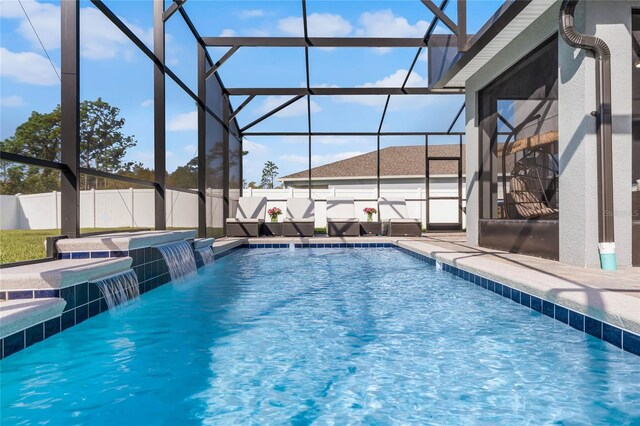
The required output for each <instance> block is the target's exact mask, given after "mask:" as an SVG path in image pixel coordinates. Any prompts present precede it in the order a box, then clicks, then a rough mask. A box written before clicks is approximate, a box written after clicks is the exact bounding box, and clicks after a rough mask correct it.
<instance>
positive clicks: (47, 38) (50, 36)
mask: <svg viewBox="0 0 640 426" xmlns="http://www.w3.org/2000/svg"><path fill="white" fill-rule="evenodd" d="M22 4H23V5H24V8H25V10H26V11H27V13H28V15H29V18H30V19H31V22H32V23H33V26H34V27H35V29H36V31H37V32H38V34H39V35H40V38H41V40H42V43H43V44H44V46H45V48H46V49H47V50H56V49H59V48H60V7H59V6H55V5H53V4H49V3H39V2H37V1H33V0H23V1H22ZM0 17H2V18H10V19H20V23H19V24H18V30H17V32H18V34H20V35H21V36H22V37H24V38H25V39H26V40H28V41H29V42H30V43H31V45H32V47H33V49H38V50H40V49H42V47H41V46H40V43H39V42H38V39H37V37H36V35H35V33H34V32H33V29H32V28H31V25H30V24H29V22H28V21H27V19H26V18H25V16H24V13H23V12H22V9H21V8H20V4H19V3H18V2H17V1H3V2H2V8H0ZM120 19H121V20H122V22H124V23H125V25H127V26H128V27H129V29H131V31H132V32H133V33H134V34H135V35H137V36H138V37H139V38H140V39H141V40H142V41H143V42H144V43H146V44H147V45H148V46H151V45H152V44H153V28H147V29H144V28H142V27H140V26H138V25H135V24H133V23H131V22H128V21H127V20H126V19H124V18H122V17H120ZM80 37H81V43H80V54H81V55H82V57H84V58H87V59H95V60H101V59H111V58H116V57H123V58H125V60H130V59H131V58H132V57H133V55H134V54H135V52H136V51H137V48H136V47H135V45H134V44H133V43H132V42H131V41H130V40H129V39H128V38H127V37H126V36H125V35H124V34H123V33H122V32H121V31H120V30H118V28H117V27H116V26H115V25H114V24H113V23H111V21H109V20H108V19H107V18H106V17H105V16H104V14H103V13H102V12H100V11H99V10H98V9H96V8H95V7H84V8H82V9H80Z"/></svg>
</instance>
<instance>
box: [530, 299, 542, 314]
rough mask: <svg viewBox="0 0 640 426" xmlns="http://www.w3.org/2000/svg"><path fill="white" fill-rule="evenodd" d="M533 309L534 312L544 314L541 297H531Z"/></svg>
mask: <svg viewBox="0 0 640 426" xmlns="http://www.w3.org/2000/svg"><path fill="white" fill-rule="evenodd" d="M531 309H533V310H534V311H538V312H542V299H540V298H539V297H535V296H531Z"/></svg>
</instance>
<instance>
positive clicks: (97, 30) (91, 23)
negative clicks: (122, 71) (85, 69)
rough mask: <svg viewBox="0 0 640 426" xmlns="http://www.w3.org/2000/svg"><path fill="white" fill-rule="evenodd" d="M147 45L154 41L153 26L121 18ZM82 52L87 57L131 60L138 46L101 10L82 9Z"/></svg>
mask: <svg viewBox="0 0 640 426" xmlns="http://www.w3.org/2000/svg"><path fill="white" fill-rule="evenodd" d="M120 19H122V21H123V22H124V23H125V25H127V27H129V29H130V30H131V31H132V32H133V33H134V34H135V35H137V36H138V37H139V38H140V39H141V40H142V41H143V42H145V43H146V44H147V45H151V44H152V43H153V28H149V29H147V30H145V29H143V28H141V27H139V26H137V25H135V24H131V23H130V22H127V20H126V19H123V18H120ZM80 40H81V43H80V54H81V55H82V56H83V57H85V58H87V59H95V60H101V59H111V58H116V57H119V56H123V57H124V58H125V59H126V60H131V58H133V55H134V53H135V52H136V51H137V47H135V45H134V44H133V43H132V42H131V41H130V40H129V39H128V38H127V37H126V36H125V35H124V34H123V33H122V32H121V31H120V30H118V28H117V27H116V26H115V25H113V23H111V21H109V20H108V19H107V18H106V17H105V16H104V15H103V14H102V12H100V11H99V10H97V9H95V8H91V7H87V8H83V9H81V10H80Z"/></svg>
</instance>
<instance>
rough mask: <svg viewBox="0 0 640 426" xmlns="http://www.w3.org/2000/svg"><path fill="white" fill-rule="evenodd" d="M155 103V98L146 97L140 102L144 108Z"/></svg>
mask: <svg viewBox="0 0 640 426" xmlns="http://www.w3.org/2000/svg"><path fill="white" fill-rule="evenodd" d="M152 105H153V99H145V100H144V101H142V102H141V103H140V106H141V107H143V108H148V107H150V106H152Z"/></svg>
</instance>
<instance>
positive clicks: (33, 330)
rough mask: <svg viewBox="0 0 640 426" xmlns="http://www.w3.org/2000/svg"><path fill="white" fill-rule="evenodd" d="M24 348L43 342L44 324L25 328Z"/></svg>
mask: <svg viewBox="0 0 640 426" xmlns="http://www.w3.org/2000/svg"><path fill="white" fill-rule="evenodd" d="M24 334H25V337H24V346H25V347H26V348H28V347H29V346H31V345H33V344H34V343H38V342H41V341H43V340H44V323H42V322H41V323H40V324H36V325H34V326H32V327H29V328H27V329H26V330H25V331H24Z"/></svg>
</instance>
